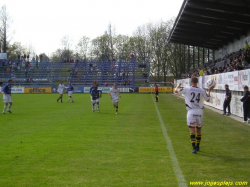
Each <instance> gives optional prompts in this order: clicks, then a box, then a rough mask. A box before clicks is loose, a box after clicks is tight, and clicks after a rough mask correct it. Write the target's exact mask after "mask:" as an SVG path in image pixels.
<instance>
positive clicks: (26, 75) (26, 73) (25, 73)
mask: <svg viewBox="0 0 250 187" xmlns="http://www.w3.org/2000/svg"><path fill="white" fill-rule="evenodd" d="M24 75H25V78H27V77H28V72H27V69H26V70H25V72H24Z"/></svg>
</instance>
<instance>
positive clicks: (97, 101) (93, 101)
mask: <svg viewBox="0 0 250 187" xmlns="http://www.w3.org/2000/svg"><path fill="white" fill-rule="evenodd" d="M99 102H100V100H99V99H96V100H92V104H96V103H99Z"/></svg>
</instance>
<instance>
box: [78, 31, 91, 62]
mask: <svg viewBox="0 0 250 187" xmlns="http://www.w3.org/2000/svg"><path fill="white" fill-rule="evenodd" d="M89 41H90V38H88V37H86V36H83V37H81V39H80V40H79V42H78V44H77V45H76V51H77V53H78V54H79V56H80V57H82V58H85V59H86V56H87V52H88V45H89Z"/></svg>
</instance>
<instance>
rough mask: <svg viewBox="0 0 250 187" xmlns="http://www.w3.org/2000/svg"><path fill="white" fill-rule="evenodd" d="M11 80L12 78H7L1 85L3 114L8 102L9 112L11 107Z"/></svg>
mask: <svg viewBox="0 0 250 187" xmlns="http://www.w3.org/2000/svg"><path fill="white" fill-rule="evenodd" d="M12 83H13V81H12V79H10V80H8V83H7V84H6V85H5V86H4V87H3V93H4V95H3V102H4V103H5V105H4V108H3V114H5V110H6V108H7V106H8V104H9V109H8V110H7V111H8V112H9V113H12V112H11V110H10V109H11V107H12V100H11V85H12Z"/></svg>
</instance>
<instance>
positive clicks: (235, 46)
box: [214, 32, 250, 59]
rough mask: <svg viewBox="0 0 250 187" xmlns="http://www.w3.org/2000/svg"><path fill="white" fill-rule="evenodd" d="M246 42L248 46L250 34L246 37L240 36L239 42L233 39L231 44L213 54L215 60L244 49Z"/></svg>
mask: <svg viewBox="0 0 250 187" xmlns="http://www.w3.org/2000/svg"><path fill="white" fill-rule="evenodd" d="M246 41H247V42H248V44H250V32H248V33H247V36H241V37H240V39H239V40H237V39H235V40H234V41H233V43H229V44H228V45H225V46H223V47H222V48H220V49H219V50H216V51H215V52H214V55H215V59H219V58H222V57H224V56H225V55H226V54H229V53H233V52H235V51H239V50H240V49H242V48H245V45H246Z"/></svg>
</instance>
